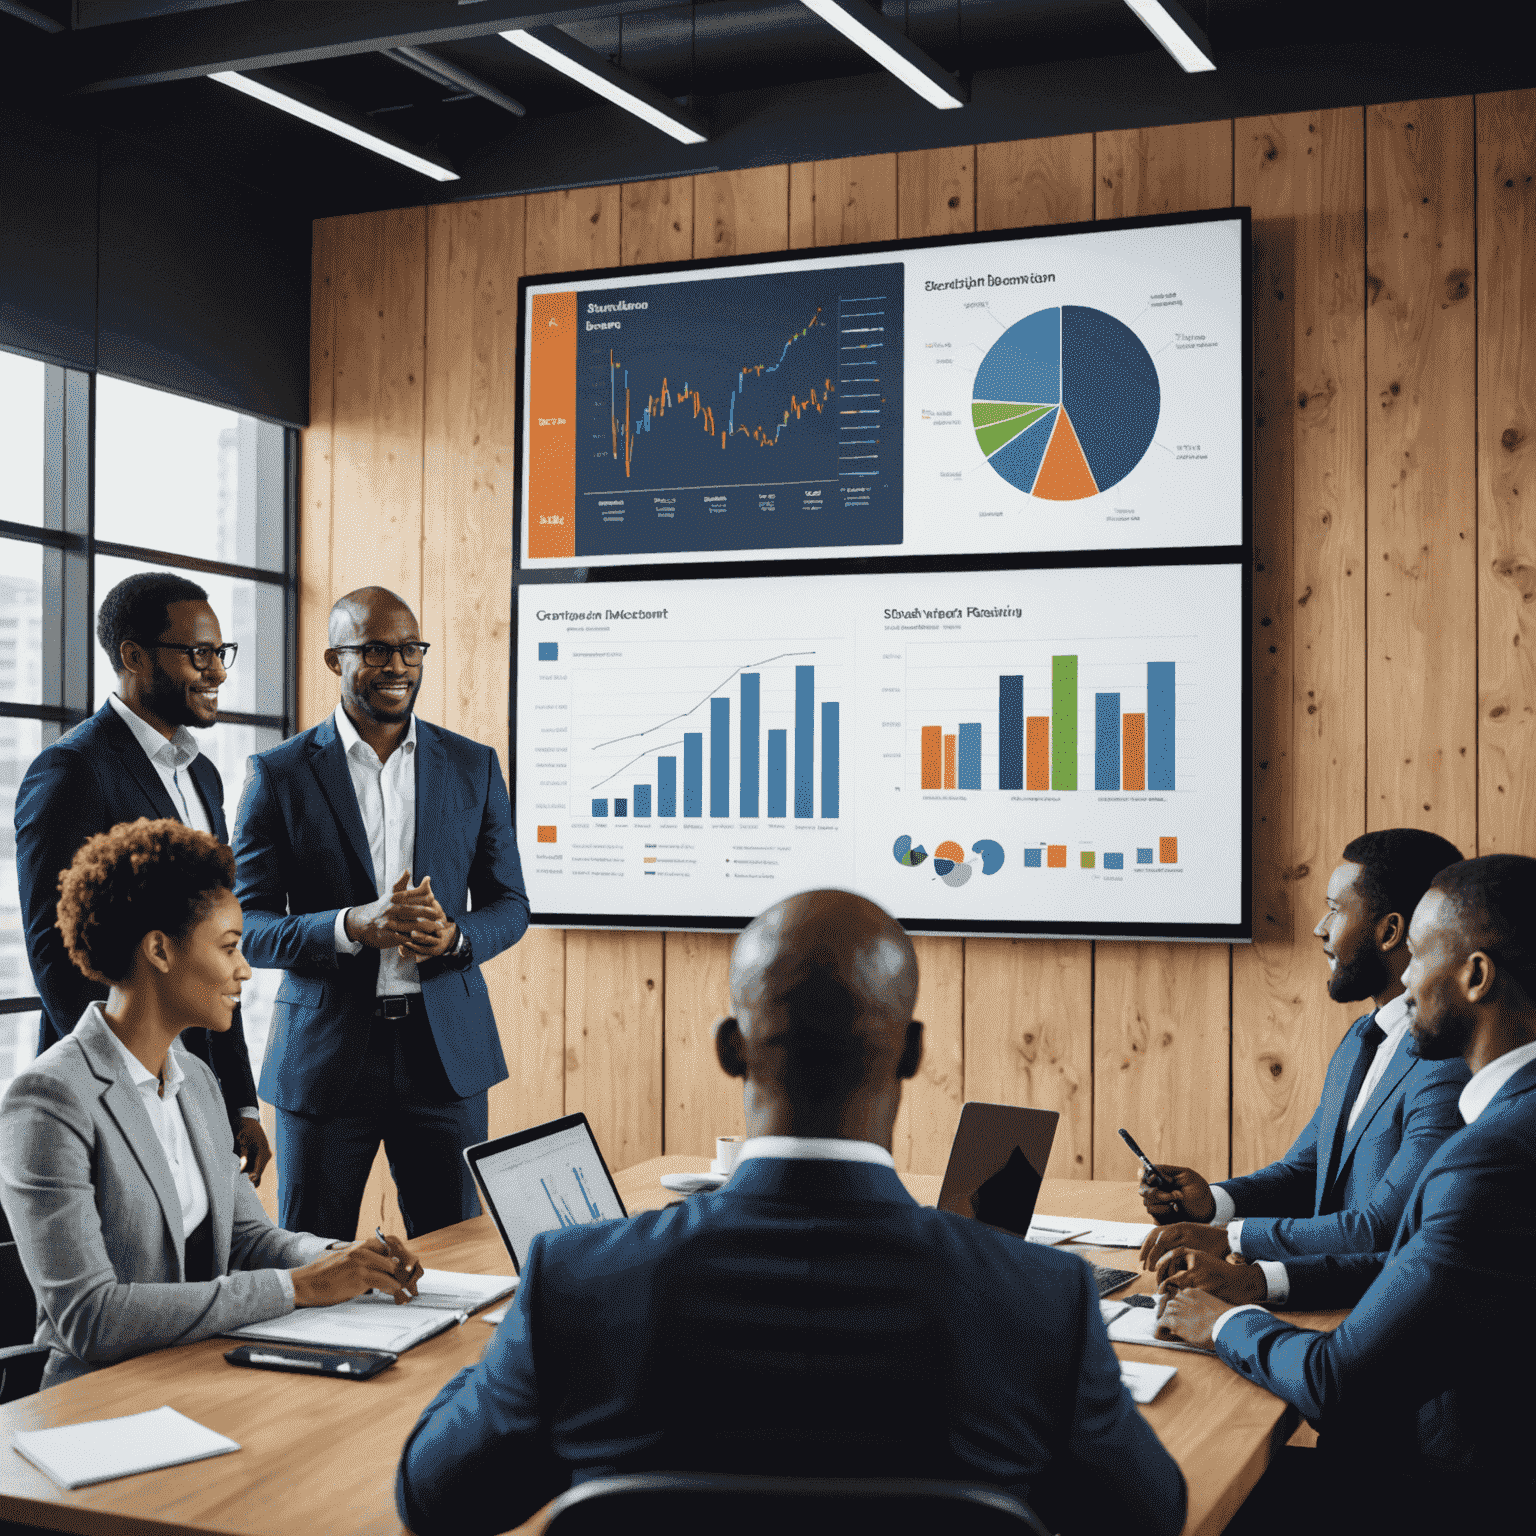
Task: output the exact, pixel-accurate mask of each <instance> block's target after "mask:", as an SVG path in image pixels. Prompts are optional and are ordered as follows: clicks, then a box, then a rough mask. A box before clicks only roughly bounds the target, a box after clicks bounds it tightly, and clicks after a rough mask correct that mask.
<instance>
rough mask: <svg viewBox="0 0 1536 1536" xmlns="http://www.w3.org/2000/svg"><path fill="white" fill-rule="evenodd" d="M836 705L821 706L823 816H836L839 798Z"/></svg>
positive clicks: (837, 713)
mask: <svg viewBox="0 0 1536 1536" xmlns="http://www.w3.org/2000/svg"><path fill="white" fill-rule="evenodd" d="M840 712H841V711H840V708H839V706H838V705H836V704H823V705H822V706H821V814H822V815H823V816H836V815H837V812H838V805H839V796H838V792H837V755H838V716H839V714H840Z"/></svg>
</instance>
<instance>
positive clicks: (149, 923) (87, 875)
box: [58, 817, 235, 986]
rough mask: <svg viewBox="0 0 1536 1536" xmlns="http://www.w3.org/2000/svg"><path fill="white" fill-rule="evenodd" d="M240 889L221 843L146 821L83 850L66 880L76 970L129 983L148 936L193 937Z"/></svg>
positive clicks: (66, 931) (63, 897) (67, 929)
mask: <svg viewBox="0 0 1536 1536" xmlns="http://www.w3.org/2000/svg"><path fill="white" fill-rule="evenodd" d="M234 888H235V858H234V855H233V854H232V853H231V852H230V851H229V849H228V848H226V847H225V846H224V844H223V843H221V842H220V841H219V840H218V839H217V838H216V837H210V836H209V835H208V833H206V832H199V831H197V830H196V829H195V828H192V827H188V826H184V825H183V824H182V823H181V822H179V821H174V820H171V819H166V820H163V821H150V820H149V819H148V818H147V817H140V818H139V820H138V821H125V822H121V823H119V824H118V825H117V826H115V827H113V828H112V830H111V831H110V832H98V833H97V834H96V836H95V837H92V838H88V839H87V840H86V841H85V843H83V844H82V845H81V848H80V851H79V852H78V853H76V854H75V857H74V861H73V862H72V863H71V864H70V866H69V868H68V869H66V870H65V871H64V872H63V873H62V874H61V875H60V876H59V907H58V913H59V930H60V932H61V933H62V934H63V935H64V945H65V947H66V948H67V949H68V951H69V958H70V959H71V960H73V961H74V962H75V965H76V966H77V967H78V968H79V969H80V970H82V971H83V972H84V973H85V974H86V975H87V976H89V977H90V978H91V980H92V981H99V982H103V983H105V984H106V985H108V986H111V985H112V984H113V983H114V982H120V981H124V980H126V979H127V977H128V974H129V972H130V971H132V969H133V956H134V951H135V950H137V949H138V947H139V943H140V941H141V940H142V939H143V937H144V935H145V934H146V933H153V932H155V931H156V930H157V929H158V930H159V931H160V932H161V933H168V934H170V935H171V936H172V937H173V938H177V939H184V938H186V936H187V934H188V933H189V932H190V931H191V930H192V929H193V928H194V927H195V926H196V925H197V924H198V923H199V922H201V921H202V919H203V917H204V915H205V914H206V913H207V911H208V907H209V905H210V904H211V903H212V901H213V900H214V899H215V898H216V897H217V894H218V892H220V891H232V890H234Z"/></svg>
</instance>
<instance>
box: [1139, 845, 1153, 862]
mask: <svg viewBox="0 0 1536 1536" xmlns="http://www.w3.org/2000/svg"><path fill="white" fill-rule="evenodd" d="M1136 862H1137V863H1138V864H1150V863H1151V862H1152V850H1151V849H1150V848H1138V849H1137V850H1136Z"/></svg>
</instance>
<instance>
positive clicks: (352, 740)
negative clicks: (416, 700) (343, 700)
mask: <svg viewBox="0 0 1536 1536" xmlns="http://www.w3.org/2000/svg"><path fill="white" fill-rule="evenodd" d="M334 718H335V721H336V734H337V735H338V736H339V737H341V750H342V751H343V752H345V753H346V754H347V756H348V757H351V756H352V752H353V749H354V748H356V747H362V748H364V749H365V750H366V751H367V753H368V756H369V757H370V758H372V760H373V761H374V762H378V761H379V754H378V753H377V752H375V751H374V750H373V748H372V747H370V746H369V745H368V743H367V742H366V741H364V740H363V738H362V737H361V736H359V735H358V734H357V727H356V726H355V725H353V724H352V717H351V716H350V715H349V714H348V713H347V712H346V710H345V709H343V708H342V707H341V705H340V704H338V705H337V706H336V714H335V716H334ZM395 750H396V751H401V750H404V751H406V752H414V751H415V750H416V711H415V710H414V709H413V710H412V711H411V723H410V724H409V725H408V726H406V728H405V740H404V741H402V742H401V743H400V746H399V747H397V748H396V749H395Z"/></svg>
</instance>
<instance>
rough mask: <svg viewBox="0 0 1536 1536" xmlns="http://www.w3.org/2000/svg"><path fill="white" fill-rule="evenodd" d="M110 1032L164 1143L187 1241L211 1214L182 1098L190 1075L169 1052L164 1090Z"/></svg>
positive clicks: (160, 1140) (154, 1127)
mask: <svg viewBox="0 0 1536 1536" xmlns="http://www.w3.org/2000/svg"><path fill="white" fill-rule="evenodd" d="M91 1007H92V1008H94V1009H96V1010H97V1012H98V1013H99V1012H100V1011H101V1004H100V1003H92V1004H91ZM103 1022H105V1020H103ZM107 1028H108V1031H109V1033H111V1035H112V1043H113V1044H114V1045H115V1046H116V1047H117V1053H118V1055H119V1056H121V1057H122V1058H123V1070H124V1072H125V1073H126V1074H127V1077H128V1081H129V1082H130V1083H132V1084H133V1086H134V1087H135V1088H136V1089H137V1090H138V1094H139V1100H140V1102H141V1103H142V1104H143V1105H144V1113H145V1114H146V1115H148V1116H149V1125H150V1129H151V1130H152V1131H153V1132H154V1133H155V1140H156V1141H158V1142H159V1143H160V1150H161V1151H162V1152H164V1153H165V1160H166V1162H167V1163H169V1164H170V1167H171V1179H172V1181H173V1182H174V1183H175V1185H176V1196H177V1198H178V1199H179V1200H180V1201H181V1235H182V1236H183V1237H186V1236H188V1235H189V1234H190V1233H192V1232H195V1231H196V1230H197V1226H198V1223H199V1222H200V1221H202V1219H203V1217H204V1216H206V1215H207V1214H208V1186H207V1185H206V1184H204V1183H203V1172H202V1169H200V1168H199V1167H198V1166H197V1154H196V1153H195V1152H194V1151H193V1150H192V1139H191V1137H189V1136H188V1135H187V1122H186V1121H185V1120H184V1119H183V1118H182V1114H181V1101H180V1098H179V1097H178V1095H179V1094H180V1093H181V1085H182V1084H183V1083H184V1082H186V1080H187V1075H186V1073H185V1072H183V1071H182V1070H181V1063H180V1062H179V1061H177V1059H176V1052H175V1051H174V1050H169V1051H167V1052H166V1053H165V1087H164V1089H162V1088H161V1086H160V1079H159V1078H158V1077H156V1076H155V1074H154V1073H153V1072H151V1071H150V1070H149V1068H148V1067H146V1066H145V1065H144V1063H143V1062H142V1061H140V1060H139V1058H138V1057H137V1056H135V1055H134V1054H133V1052H132V1051H130V1050H129V1049H128V1047H127V1046H126V1045H124V1044H123V1042H122V1041H121V1040H119V1039H118V1037H117V1032H116V1031H115V1030H113V1029H112V1027H111V1025H108V1026H107Z"/></svg>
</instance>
